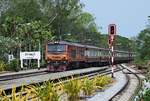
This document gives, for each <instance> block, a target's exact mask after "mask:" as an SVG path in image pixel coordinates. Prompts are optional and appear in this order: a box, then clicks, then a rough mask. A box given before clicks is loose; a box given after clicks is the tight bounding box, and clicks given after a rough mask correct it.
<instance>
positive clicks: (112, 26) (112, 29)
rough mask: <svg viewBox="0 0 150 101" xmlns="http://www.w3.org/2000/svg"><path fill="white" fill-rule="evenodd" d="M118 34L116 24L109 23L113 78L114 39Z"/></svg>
mask: <svg viewBox="0 0 150 101" xmlns="http://www.w3.org/2000/svg"><path fill="white" fill-rule="evenodd" d="M115 35H116V25H115V24H109V26H108V45H109V53H110V66H111V69H112V70H111V72H112V75H111V76H112V78H113V77H114V46H113V45H114V39H115Z"/></svg>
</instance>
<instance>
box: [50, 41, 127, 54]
mask: <svg viewBox="0 0 150 101" xmlns="http://www.w3.org/2000/svg"><path fill="white" fill-rule="evenodd" d="M48 44H66V45H71V46H77V47H85V48H93V49H100V50H109V49H108V48H99V47H96V46H90V45H82V44H80V43H73V42H67V41H54V42H48ZM114 51H116V52H120V53H128V51H119V50H114Z"/></svg>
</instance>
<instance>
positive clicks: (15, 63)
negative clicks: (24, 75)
mask: <svg viewBox="0 0 150 101" xmlns="http://www.w3.org/2000/svg"><path fill="white" fill-rule="evenodd" d="M19 68H20V67H19V60H18V59H14V60H12V61H10V63H8V64H7V70H9V71H19Z"/></svg>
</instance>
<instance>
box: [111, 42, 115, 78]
mask: <svg viewBox="0 0 150 101" xmlns="http://www.w3.org/2000/svg"><path fill="white" fill-rule="evenodd" d="M111 74H112V75H111V77H112V78H114V47H113V45H112V46H111Z"/></svg>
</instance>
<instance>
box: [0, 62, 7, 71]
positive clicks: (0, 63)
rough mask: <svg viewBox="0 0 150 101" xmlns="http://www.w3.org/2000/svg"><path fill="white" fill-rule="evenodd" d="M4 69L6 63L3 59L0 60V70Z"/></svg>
mask: <svg viewBox="0 0 150 101" xmlns="http://www.w3.org/2000/svg"><path fill="white" fill-rule="evenodd" d="M4 70H6V64H5V62H4V61H2V60H0V71H4Z"/></svg>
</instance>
